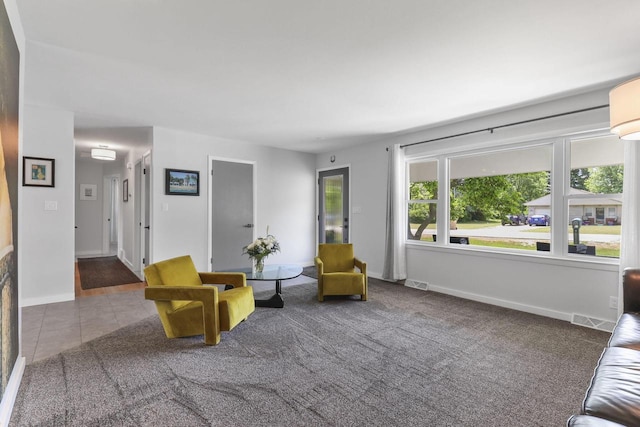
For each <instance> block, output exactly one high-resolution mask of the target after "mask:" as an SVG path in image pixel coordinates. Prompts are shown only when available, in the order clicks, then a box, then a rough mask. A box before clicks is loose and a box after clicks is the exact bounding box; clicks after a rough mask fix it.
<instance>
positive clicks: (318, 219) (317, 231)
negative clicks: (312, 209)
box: [316, 163, 353, 247]
mask: <svg viewBox="0 0 640 427" xmlns="http://www.w3.org/2000/svg"><path fill="white" fill-rule="evenodd" d="M339 169H347V170H348V171H349V185H348V186H347V187H348V191H349V200H348V203H347V204H348V206H347V209H348V212H349V227H347V242H351V227H352V225H353V221H352V219H351V181H352V179H351V163H347V164H344V165H335V166H331V167H327V168H320V169H316V247H318V245H319V244H320V173H321V172H327V171H332V170H339ZM343 240H344V239H343Z"/></svg>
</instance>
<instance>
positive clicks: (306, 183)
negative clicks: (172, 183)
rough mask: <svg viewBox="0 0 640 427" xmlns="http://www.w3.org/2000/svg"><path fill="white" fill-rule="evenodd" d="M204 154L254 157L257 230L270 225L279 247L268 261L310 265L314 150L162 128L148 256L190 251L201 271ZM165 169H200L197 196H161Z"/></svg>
mask: <svg viewBox="0 0 640 427" xmlns="http://www.w3.org/2000/svg"><path fill="white" fill-rule="evenodd" d="M208 156H216V157H220V158H226V159H232V160H242V161H256V162H257V164H256V169H255V170H256V173H257V182H258V184H257V185H258V187H257V190H256V191H257V212H258V214H257V218H256V221H255V225H256V233H257V234H258V235H263V234H264V232H265V231H266V228H267V225H268V226H269V232H270V233H271V234H273V235H275V236H276V237H277V238H278V240H279V242H280V246H281V252H280V253H279V254H276V255H274V256H272V257H271V258H269V260H270V262H280V263H291V264H298V265H301V266H306V265H312V264H313V257H314V255H315V238H314V235H315V234H314V233H315V221H314V216H315V211H314V200H315V193H314V192H315V168H314V166H315V156H314V155H311V154H305V153H298V152H294V151H288V150H279V149H273V148H267V147H260V146H254V145H249V144H246V143H242V142H238V141H229V140H224V139H220V138H212V137H207V136H203V135H197V134H191V133H186V132H180V131H175V130H170V129H163V128H154V132H153V152H152V169H153V171H152V173H153V174H152V182H153V188H152V210H153V217H152V227H151V233H152V255H151V256H152V261H160V260H163V259H167V258H171V257H175V256H179V255H184V254H189V255H191V256H192V258H193V260H194V263H195V264H196V267H197V268H198V269H199V270H202V271H205V270H206V269H207V268H208V260H207V254H208V249H209V248H207V245H208V236H207V232H208V203H207V200H208V199H207V198H208V194H209V188H208V180H207V173H208V164H207V162H208ZM165 168H176V169H186V170H197V171H200V181H201V182H200V196H198V197H184V196H168V195H165V194H164V170H165ZM163 206H164V207H165V208H166V210H164V209H163ZM247 243H249V242H247ZM229 250H235V251H242V248H241V247H238V248H229Z"/></svg>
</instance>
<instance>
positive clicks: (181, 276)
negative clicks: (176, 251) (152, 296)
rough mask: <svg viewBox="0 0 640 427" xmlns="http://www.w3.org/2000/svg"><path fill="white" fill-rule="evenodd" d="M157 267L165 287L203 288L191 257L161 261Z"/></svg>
mask: <svg viewBox="0 0 640 427" xmlns="http://www.w3.org/2000/svg"><path fill="white" fill-rule="evenodd" d="M155 266H156V270H157V272H158V275H159V276H160V280H161V281H162V284H163V285H165V286H202V281H201V280H200V275H198V270H196V266H195V265H194V264H193V261H192V260H191V257H190V256H189V255H185V256H181V257H178V258H173V259H169V260H166V261H160V262H157V263H156V264H155Z"/></svg>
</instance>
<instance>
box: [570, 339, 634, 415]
mask: <svg viewBox="0 0 640 427" xmlns="http://www.w3.org/2000/svg"><path fill="white" fill-rule="evenodd" d="M638 384H640V352H639V351H636V350H630V349H628V348H621V347H610V348H606V349H605V350H604V352H603V353H602V356H601V357H600V361H599V362H598V366H597V367H596V370H595V373H594V375H593V378H592V379H591V385H590V386H589V390H588V391H587V395H586V396H585V398H584V402H583V404H582V407H583V408H582V409H583V410H582V412H583V414H586V415H593V416H596V417H600V418H606V419H608V420H611V421H615V422H618V423H620V424H623V425H630V426H631V425H633V426H638V425H640V387H638Z"/></svg>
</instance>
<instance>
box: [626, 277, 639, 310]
mask: <svg viewBox="0 0 640 427" xmlns="http://www.w3.org/2000/svg"><path fill="white" fill-rule="evenodd" d="M622 298H623V307H624V312H625V313H629V312H640V268H630V267H629V268H625V269H624V272H623V273H622Z"/></svg>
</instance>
